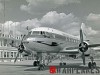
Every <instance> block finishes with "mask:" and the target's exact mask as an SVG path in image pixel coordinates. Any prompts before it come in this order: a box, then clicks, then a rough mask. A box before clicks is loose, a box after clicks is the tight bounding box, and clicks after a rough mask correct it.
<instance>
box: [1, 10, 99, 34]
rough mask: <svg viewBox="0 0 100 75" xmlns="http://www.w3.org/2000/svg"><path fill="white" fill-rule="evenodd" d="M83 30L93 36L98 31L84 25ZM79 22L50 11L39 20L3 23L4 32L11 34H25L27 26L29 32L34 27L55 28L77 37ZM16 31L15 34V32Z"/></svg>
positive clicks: (68, 15)
mask: <svg viewBox="0 0 100 75" xmlns="http://www.w3.org/2000/svg"><path fill="white" fill-rule="evenodd" d="M82 24H83V25H84V26H83V27H84V30H85V32H86V33H88V35H95V34H97V33H98V31H95V30H93V29H92V28H91V27H87V26H86V25H85V24H84V23H82ZM80 25H81V23H80V20H79V19H78V18H77V17H75V16H74V15H73V14H72V13H70V14H65V13H57V12H56V11H50V12H48V13H47V14H45V15H44V16H43V17H42V18H41V19H37V18H35V19H28V20H26V21H21V22H13V21H7V22H5V23H4V25H3V26H4V28H5V29H4V30H5V31H4V32H5V33H8V34H9V33H11V31H12V32H14V33H13V34H18V35H20V34H22V33H24V34H25V33H27V30H26V27H27V26H28V28H29V30H30V29H33V28H35V27H51V28H55V29H58V30H61V31H64V32H67V33H70V34H73V35H76V36H77V35H79V29H80ZM15 31H16V32H15Z"/></svg>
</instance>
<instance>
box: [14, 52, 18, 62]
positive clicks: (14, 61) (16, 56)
mask: <svg viewBox="0 0 100 75" xmlns="http://www.w3.org/2000/svg"><path fill="white" fill-rule="evenodd" d="M18 56H19V51H18V53H17V56H16V58H15V60H14V63H15V62H16V60H17V58H18Z"/></svg>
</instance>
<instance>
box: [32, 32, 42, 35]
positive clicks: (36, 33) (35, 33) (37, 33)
mask: <svg viewBox="0 0 100 75" xmlns="http://www.w3.org/2000/svg"><path fill="white" fill-rule="evenodd" d="M39 34H40V33H39V31H33V33H32V35H39Z"/></svg>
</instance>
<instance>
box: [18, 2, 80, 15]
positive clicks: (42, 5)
mask: <svg viewBox="0 0 100 75" xmlns="http://www.w3.org/2000/svg"><path fill="white" fill-rule="evenodd" d="M26 2H27V3H28V4H27V5H21V6H20V9H21V10H23V11H27V12H28V13H31V14H34V12H37V13H40V12H41V13H42V12H44V11H47V12H48V11H50V10H52V9H54V8H56V7H57V6H60V5H62V4H69V3H80V0H26Z"/></svg>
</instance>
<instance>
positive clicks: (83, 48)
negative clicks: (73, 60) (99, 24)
mask: <svg viewBox="0 0 100 75" xmlns="http://www.w3.org/2000/svg"><path fill="white" fill-rule="evenodd" d="M79 50H80V51H81V52H86V51H87V50H88V43H87V42H83V43H82V44H81V43H80V44H79Z"/></svg>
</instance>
